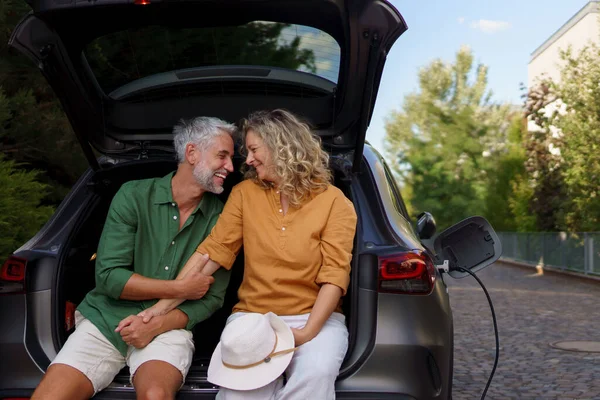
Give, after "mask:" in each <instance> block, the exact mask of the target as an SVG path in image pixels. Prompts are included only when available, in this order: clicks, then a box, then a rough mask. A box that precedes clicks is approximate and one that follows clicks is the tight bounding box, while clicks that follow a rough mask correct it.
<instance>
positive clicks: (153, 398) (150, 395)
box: [137, 384, 175, 400]
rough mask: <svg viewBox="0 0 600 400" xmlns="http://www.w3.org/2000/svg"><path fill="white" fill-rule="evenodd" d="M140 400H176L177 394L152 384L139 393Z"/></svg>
mask: <svg viewBox="0 0 600 400" xmlns="http://www.w3.org/2000/svg"><path fill="white" fill-rule="evenodd" d="M137 395H138V399H142V400H166V399H174V398H175V392H174V391H172V390H170V389H167V388H165V387H163V386H160V385H157V384H152V385H149V386H147V387H146V388H144V389H142V390H141V391H139V392H138V394H137Z"/></svg>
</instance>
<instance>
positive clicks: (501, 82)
mask: <svg viewBox="0 0 600 400" xmlns="http://www.w3.org/2000/svg"><path fill="white" fill-rule="evenodd" d="M391 3H392V4H393V5H394V6H395V7H396V8H397V9H398V11H399V12H400V14H402V16H403V17H404V20H405V21H406V24H407V25H408V30H407V31H406V32H405V33H404V34H403V35H402V36H400V38H399V39H398V40H397V41H396V43H395V44H394V46H393V47H392V49H391V51H390V53H389V55H388V57H387V61H386V65H385V68H384V71H383V76H382V79H381V84H380V87H379V93H378V95H377V101H376V103H375V110H374V112H373V117H372V119H371V123H370V126H369V129H368V131H367V140H368V141H369V142H370V143H371V144H372V145H373V146H374V147H375V148H376V149H377V150H379V151H380V152H381V153H382V154H383V155H385V151H384V148H383V138H384V136H385V118H386V117H387V116H388V115H389V114H390V112H391V111H393V110H401V108H402V103H403V99H404V96H405V95H407V94H408V93H411V92H415V91H416V90H417V89H418V80H417V74H418V71H419V68H420V67H424V66H426V65H427V64H429V63H430V62H431V61H432V60H434V59H436V58H440V59H442V60H444V61H447V62H452V61H453V60H454V57H455V55H456V52H457V51H458V50H459V49H460V47H461V46H462V45H467V46H469V47H470V48H471V50H472V52H473V55H474V57H475V60H474V61H475V63H476V64H478V63H482V64H485V65H487V66H488V67H489V71H488V88H489V89H490V90H491V91H492V92H493V94H494V95H493V97H492V99H493V100H495V101H498V102H510V103H514V104H522V103H523V100H522V99H521V95H522V94H523V92H522V91H521V90H520V86H521V83H524V84H526V83H527V64H528V63H529V61H530V59H531V53H533V52H534V51H535V49H537V48H538V47H539V46H540V45H542V44H543V43H544V42H545V41H546V39H548V38H549V37H550V36H551V35H552V34H553V33H554V32H556V31H557V30H558V29H559V28H560V27H561V26H562V25H563V24H565V23H566V22H567V21H568V20H569V19H570V18H571V17H572V16H573V15H575V14H576V13H577V12H578V11H579V10H580V9H581V8H582V7H583V6H585V5H586V4H587V3H588V0H503V1H490V0H429V1H427V2H422V1H415V0H391Z"/></svg>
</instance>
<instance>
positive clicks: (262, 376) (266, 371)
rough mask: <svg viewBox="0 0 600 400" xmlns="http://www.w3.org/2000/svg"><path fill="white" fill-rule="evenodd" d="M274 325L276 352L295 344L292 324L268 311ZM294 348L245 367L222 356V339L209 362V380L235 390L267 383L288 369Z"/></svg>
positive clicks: (250, 388) (270, 320)
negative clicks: (233, 364) (229, 364)
mask: <svg viewBox="0 0 600 400" xmlns="http://www.w3.org/2000/svg"><path fill="white" fill-rule="evenodd" d="M266 315H267V317H268V318H269V322H270V324H271V327H272V328H273V330H274V331H275V334H276V335H277V346H276V347H275V352H278V351H282V350H287V349H292V348H294V334H293V333H292V330H291V329H290V327H289V326H288V325H287V324H286V323H285V322H284V321H283V320H282V319H281V318H279V317H278V316H277V315H275V314H273V313H271V312H270V313H267V314H266ZM293 356H294V352H293V351H292V352H289V353H287V354H283V355H278V356H275V357H273V358H271V361H269V362H268V363H261V364H259V365H257V366H254V367H250V368H243V369H234V368H228V367H226V366H225V365H223V362H222V360H221V342H219V344H218V345H217V347H216V348H215V351H214V352H213V355H212V357H211V359H210V364H209V366H208V378H207V379H208V381H209V382H210V383H212V384H214V385H218V386H221V387H224V388H227V389H233V390H253V389H258V388H261V387H263V386H266V385H268V384H269V383H271V382H273V381H274V380H275V379H277V378H278V377H279V376H280V375H281V374H283V372H284V371H285V370H286V368H287V367H288V365H289V364H290V362H291V361H292V357H293Z"/></svg>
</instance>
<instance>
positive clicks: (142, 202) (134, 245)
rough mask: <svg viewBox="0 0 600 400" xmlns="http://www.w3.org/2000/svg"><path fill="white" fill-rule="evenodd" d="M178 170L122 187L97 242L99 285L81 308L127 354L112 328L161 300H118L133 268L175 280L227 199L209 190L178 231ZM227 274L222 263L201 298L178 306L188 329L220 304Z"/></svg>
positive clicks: (97, 275) (90, 293)
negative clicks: (175, 183) (174, 186)
mask: <svg viewBox="0 0 600 400" xmlns="http://www.w3.org/2000/svg"><path fill="white" fill-rule="evenodd" d="M174 174H175V173H174V172H172V173H170V174H168V175H167V176H165V177H163V178H154V179H143V180H137V181H130V182H127V183H125V184H123V185H122V187H121V188H120V189H119V191H118V192H117V194H116V195H115V197H114V198H113V200H112V203H111V205H110V209H109V211H108V216H107V218H106V223H105V225H104V230H103V231H102V236H101V238H100V243H99V244H98V251H97V257H96V287H95V288H94V289H93V290H92V291H91V292H89V293H88V294H87V295H86V297H85V298H84V300H83V301H82V302H81V304H79V306H78V307H77V309H78V310H79V311H80V312H81V314H83V316H84V317H86V318H87V319H89V320H90V321H91V322H92V323H93V324H94V325H95V326H96V327H98V329H99V330H100V332H102V334H103V335H104V336H106V338H107V339H108V340H109V341H110V342H111V343H112V344H113V345H114V346H115V347H116V348H117V349H118V350H119V351H120V352H121V353H122V354H123V355H124V356H125V355H126V353H127V344H126V343H125V342H124V341H123V339H122V338H121V335H120V334H119V333H116V332H115V331H114V330H115V328H116V327H117V325H118V323H119V322H120V321H121V320H122V319H123V318H125V317H127V316H129V315H135V314H137V313H139V312H140V311H142V310H144V309H146V308H148V307H150V306H152V305H153V304H155V303H156V302H157V301H158V299H156V300H149V301H132V300H122V299H120V298H119V297H120V296H121V292H122V291H123V288H124V287H125V284H126V283H127V280H129V278H130V277H131V275H132V274H133V273H134V272H135V273H137V274H140V275H143V276H146V277H149V278H155V279H165V280H167V279H175V278H176V277H177V274H178V273H179V271H180V269H181V268H183V266H184V265H185V263H186V261H187V260H188V258H189V257H190V256H191V255H192V254H193V253H194V251H195V249H196V247H197V246H198V244H199V243H200V242H202V241H203V240H204V238H205V237H206V236H207V235H208V234H209V233H210V231H211V229H212V227H213V226H214V224H215V223H216V222H217V218H218V217H219V215H220V213H221V211H222V210H223V203H222V202H221V201H220V200H219V199H218V198H217V197H216V196H215V195H214V194H212V193H205V194H204V196H203V197H202V200H201V201H200V204H198V207H196V209H195V210H194V212H193V213H192V214H191V215H190V217H189V218H188V219H187V221H186V222H185V225H184V226H183V228H182V229H181V230H179V208H178V207H177V204H176V203H175V202H174V201H173V194H172V190H171V179H172V177H173V175H174ZM229 276H230V272H229V271H228V270H226V269H224V268H219V269H218V270H217V271H216V272H215V273H214V274H213V277H214V278H215V282H214V283H213V284H212V285H211V287H210V289H209V291H208V292H207V293H206V295H204V297H203V298H202V299H199V300H187V301H185V302H183V303H182V304H181V305H180V306H179V307H178V308H179V309H180V310H181V311H183V312H184V313H186V314H187V316H188V318H189V322H188V324H187V326H186V329H188V330H191V329H192V328H193V327H194V325H195V324H197V323H198V322H200V321H203V320H205V319H206V318H208V317H209V316H210V315H212V313H213V312H215V311H216V310H218V309H219V308H221V306H222V305H223V299H224V297H225V291H226V289H227V285H228V284H229Z"/></svg>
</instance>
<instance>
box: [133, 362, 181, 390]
mask: <svg viewBox="0 0 600 400" xmlns="http://www.w3.org/2000/svg"><path fill="white" fill-rule="evenodd" d="M182 380H183V377H182V376H181V372H180V371H179V370H178V369H177V368H175V367H174V366H172V365H171V364H169V363H167V362H164V361H158V360H152V361H146V362H145V363H143V364H142V365H140V367H139V368H138V369H137V371H136V372H135V375H134V377H133V386H134V387H135V392H136V393H137V398H138V399H140V400H163V399H174V398H175V395H176V394H177V391H178V390H179V388H180V387H181V383H182Z"/></svg>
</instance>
